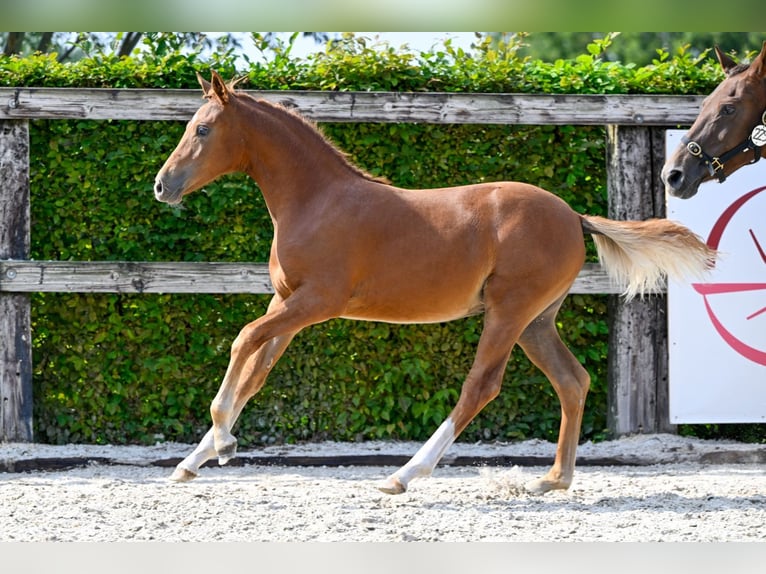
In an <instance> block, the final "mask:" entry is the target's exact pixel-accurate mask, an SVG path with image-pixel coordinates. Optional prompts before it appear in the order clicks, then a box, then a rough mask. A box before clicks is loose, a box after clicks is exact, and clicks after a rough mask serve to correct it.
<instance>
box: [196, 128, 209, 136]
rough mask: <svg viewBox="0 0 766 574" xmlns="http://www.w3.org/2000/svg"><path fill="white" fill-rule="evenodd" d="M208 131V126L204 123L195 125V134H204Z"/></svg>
mask: <svg viewBox="0 0 766 574" xmlns="http://www.w3.org/2000/svg"><path fill="white" fill-rule="evenodd" d="M208 133H210V128H209V127H207V126H205V125H198V126H197V135H198V136H206V135H207V134H208Z"/></svg>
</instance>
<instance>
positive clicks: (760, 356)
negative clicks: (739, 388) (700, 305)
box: [703, 297, 766, 366]
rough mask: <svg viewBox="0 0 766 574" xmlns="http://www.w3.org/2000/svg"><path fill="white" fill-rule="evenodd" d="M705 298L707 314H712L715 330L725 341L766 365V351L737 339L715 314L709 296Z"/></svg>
mask: <svg viewBox="0 0 766 574" xmlns="http://www.w3.org/2000/svg"><path fill="white" fill-rule="evenodd" d="M703 300H704V301H705V309H707V314H708V315H709V316H710V320H711V321H712V323H713V326H714V327H715V330H716V331H718V334H719V335H721V337H722V338H723V340H724V341H726V343H727V344H728V345H729V346H730V347H731V348H732V349H734V350H735V351H737V352H738V353H739V354H740V355H742V356H743V357H745V358H746V359H750V360H751V361H753V362H754V363H758V364H759V365H764V366H766V353H764V352H763V351H759V350H758V349H755V348H753V347H751V346H750V345H746V344H745V343H743V342H742V341H740V340H739V339H737V338H736V337H735V336H734V335H732V334H731V333H730V332H729V331H728V330H727V329H726V327H724V326H723V324H722V323H721V322H720V321H719V320H718V317H716V316H715V314H714V313H713V310H712V309H711V308H710V304H709V303H708V300H707V297H703Z"/></svg>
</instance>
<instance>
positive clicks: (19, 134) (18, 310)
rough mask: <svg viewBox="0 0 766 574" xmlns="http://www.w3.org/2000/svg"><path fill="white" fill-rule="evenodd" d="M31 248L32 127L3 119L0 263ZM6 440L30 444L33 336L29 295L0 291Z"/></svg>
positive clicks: (0, 435) (25, 255)
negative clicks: (30, 147)
mask: <svg viewBox="0 0 766 574" xmlns="http://www.w3.org/2000/svg"><path fill="white" fill-rule="evenodd" d="M29 245H30V221H29V122H28V121H27V120H0V259H29ZM5 279H6V278H5V277H0V283H2V282H3V281H4V280H5ZM2 441H15V442H31V441H32V337H31V328H30V303H29V295H26V294H20V293H6V292H2V291H0V442H2Z"/></svg>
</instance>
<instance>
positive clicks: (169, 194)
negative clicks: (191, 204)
mask: <svg viewBox="0 0 766 574" xmlns="http://www.w3.org/2000/svg"><path fill="white" fill-rule="evenodd" d="M154 197H155V199H157V201H162V202H164V203H168V204H170V205H175V204H178V203H181V200H182V198H183V194H182V193H181V192H180V191H179V190H171V189H170V188H169V186H168V185H167V184H166V183H164V182H163V181H162V178H161V177H159V176H158V177H157V179H155V180H154Z"/></svg>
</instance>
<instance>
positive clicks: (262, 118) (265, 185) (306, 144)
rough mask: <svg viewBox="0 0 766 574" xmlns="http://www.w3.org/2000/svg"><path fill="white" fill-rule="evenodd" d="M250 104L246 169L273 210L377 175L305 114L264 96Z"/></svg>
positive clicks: (245, 127)
mask: <svg viewBox="0 0 766 574" xmlns="http://www.w3.org/2000/svg"><path fill="white" fill-rule="evenodd" d="M246 105H247V106H248V108H249V109H250V111H251V113H250V114H249V115H248V120H249V122H250V123H249V125H246V126H243V133H245V134H246V135H245V138H244V140H245V145H246V146H247V150H246V154H247V156H248V158H249V161H248V162H247V165H246V166H245V169H244V171H245V172H246V173H247V174H248V175H250V177H252V178H253V179H254V180H255V181H256V182H257V183H258V186H259V187H260V189H261V191H262V192H263V195H264V198H265V199H266V203H267V204H268V206H269V210H271V211H272V215H273V216H274V215H277V212H280V211H284V210H285V209H286V208H289V207H291V206H297V207H298V208H300V207H301V206H303V205H305V204H306V202H307V201H308V200H310V199H311V198H313V197H316V196H317V195H318V194H326V193H331V192H333V191H334V190H337V189H343V188H347V187H348V184H349V183H350V182H352V181H353V180H354V179H357V180H360V179H372V178H371V177H370V176H368V175H367V174H365V173H364V172H362V171H361V170H359V169H358V168H356V167H355V166H353V165H352V164H351V163H349V161H348V160H347V159H346V157H345V155H344V154H343V153H342V152H340V151H339V150H338V149H337V148H336V147H334V146H333V145H332V144H331V143H330V142H329V141H328V140H327V139H325V137H324V136H323V135H322V134H321V133H320V132H319V131H318V130H317V129H316V128H315V127H314V126H313V125H311V124H310V123H308V122H307V121H306V120H304V119H303V118H301V117H300V116H298V115H296V114H294V113H292V112H290V111H288V110H286V109H284V108H283V107H281V106H278V105H274V104H271V103H269V102H266V101H263V100H254V99H252V98H250V99H249V100H248V101H247V104H246Z"/></svg>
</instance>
